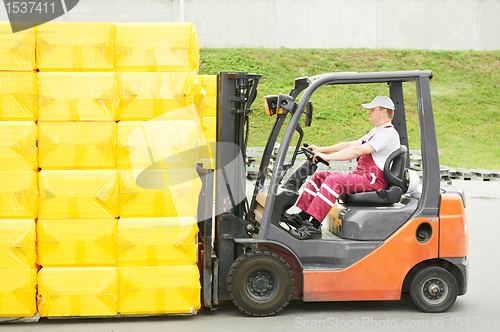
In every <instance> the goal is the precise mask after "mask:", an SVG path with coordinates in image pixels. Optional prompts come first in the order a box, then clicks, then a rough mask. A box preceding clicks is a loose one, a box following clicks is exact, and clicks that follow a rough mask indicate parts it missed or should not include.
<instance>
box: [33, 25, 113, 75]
mask: <svg viewBox="0 0 500 332" xmlns="http://www.w3.org/2000/svg"><path fill="white" fill-rule="evenodd" d="M36 34H37V36H36V37H37V43H36V64H37V68H38V69H39V70H40V71H93V72H96V71H111V72H112V71H114V55H113V52H114V47H115V25H114V24H113V23H69V22H48V23H44V24H42V25H38V26H37V27H36Z"/></svg>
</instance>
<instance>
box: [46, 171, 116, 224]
mask: <svg viewBox="0 0 500 332" xmlns="http://www.w3.org/2000/svg"><path fill="white" fill-rule="evenodd" d="M38 178H39V186H40V200H39V213H38V218H39V219H109V218H116V217H118V213H117V205H118V204H117V202H118V178H117V171H113V170H99V171H96V170H91V171H81V170H77V171H51V170H48V171H47V170H42V171H41V172H40V173H39V174H38Z"/></svg>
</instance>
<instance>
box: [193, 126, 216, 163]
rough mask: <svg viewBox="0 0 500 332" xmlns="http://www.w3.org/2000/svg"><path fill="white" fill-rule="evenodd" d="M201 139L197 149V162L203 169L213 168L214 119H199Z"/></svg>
mask: <svg viewBox="0 0 500 332" xmlns="http://www.w3.org/2000/svg"><path fill="white" fill-rule="evenodd" d="M201 127H202V130H203V138H202V139H201V140H200V144H199V146H198V149H197V158H198V160H197V162H198V163H202V164H203V167H205V168H212V169H214V168H215V148H216V144H215V141H216V138H215V135H216V133H215V128H216V118H205V117H203V118H201Z"/></svg>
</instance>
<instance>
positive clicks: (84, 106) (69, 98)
mask: <svg viewBox="0 0 500 332" xmlns="http://www.w3.org/2000/svg"><path fill="white" fill-rule="evenodd" d="M38 84H39V90H40V92H39V101H38V104H39V106H38V112H39V116H38V120H39V121H115V120H118V114H117V111H118V104H119V92H118V85H117V82H116V77H115V74H114V73H42V72H41V73H38Z"/></svg>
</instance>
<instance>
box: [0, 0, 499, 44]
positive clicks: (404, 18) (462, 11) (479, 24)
mask: <svg viewBox="0 0 500 332" xmlns="http://www.w3.org/2000/svg"><path fill="white" fill-rule="evenodd" d="M54 1H58V0H54ZM0 7H1V9H0V20H7V14H6V12H5V7H3V6H0ZM498 17H500V0H80V2H79V3H78V5H77V6H76V7H75V8H74V9H73V10H72V11H70V12H69V13H67V14H66V15H64V16H62V17H60V18H59V19H57V20H58V21H76V22H82V21H88V22H116V23H119V22H172V21H192V22H194V23H195V24H196V27H197V29H198V36H199V39H200V43H201V46H202V47H270V48H276V47H286V48H350V47H352V48H360V47H363V48H413V49H433V50H469V49H475V50H499V49H500V20H499V19H498Z"/></svg>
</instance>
